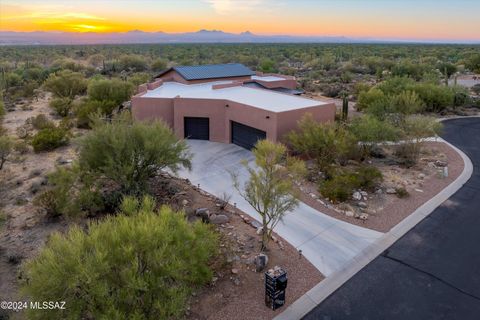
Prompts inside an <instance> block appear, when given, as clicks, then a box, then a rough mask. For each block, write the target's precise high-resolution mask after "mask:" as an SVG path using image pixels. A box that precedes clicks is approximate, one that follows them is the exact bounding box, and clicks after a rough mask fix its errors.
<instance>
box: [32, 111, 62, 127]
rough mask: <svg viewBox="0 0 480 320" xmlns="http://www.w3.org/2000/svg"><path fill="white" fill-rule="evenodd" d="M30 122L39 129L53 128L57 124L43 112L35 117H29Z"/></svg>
mask: <svg viewBox="0 0 480 320" xmlns="http://www.w3.org/2000/svg"><path fill="white" fill-rule="evenodd" d="M28 122H30V123H31V124H32V126H33V127H34V128H35V129H37V130H42V129H45V128H52V127H54V126H55V124H54V123H53V121H51V120H50V119H48V117H47V116H46V115H44V114H43V113H41V114H39V115H37V116H35V117H31V118H29V119H28Z"/></svg>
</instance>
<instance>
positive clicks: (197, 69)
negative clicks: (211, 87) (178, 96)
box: [157, 63, 255, 80]
mask: <svg viewBox="0 0 480 320" xmlns="http://www.w3.org/2000/svg"><path fill="white" fill-rule="evenodd" d="M170 70H175V71H176V72H178V73H179V74H180V75H181V76H182V77H183V78H184V79H185V80H201V79H215V78H229V77H242V76H251V75H254V74H255V72H253V71H252V70H250V69H249V68H247V67H246V66H244V65H243V64H241V63H227V64H207V65H199V66H176V67H172V68H170V69H168V70H166V71H165V72H162V73H161V74H159V75H158V76H157V77H160V76H162V75H163V74H165V73H166V72H168V71H170Z"/></svg>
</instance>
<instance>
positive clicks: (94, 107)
mask: <svg viewBox="0 0 480 320" xmlns="http://www.w3.org/2000/svg"><path fill="white" fill-rule="evenodd" d="M101 104H102V102H99V101H91V100H85V101H82V102H80V103H79V104H78V105H77V106H75V116H76V118H77V128H83V129H90V128H91V124H92V123H91V117H92V116H93V115H94V114H95V113H99V110H100V108H101V106H100V105H101Z"/></svg>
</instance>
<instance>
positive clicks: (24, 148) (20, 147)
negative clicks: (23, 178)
mask: <svg viewBox="0 0 480 320" xmlns="http://www.w3.org/2000/svg"><path fill="white" fill-rule="evenodd" d="M13 150H15V151H16V152H18V153H19V154H26V153H28V151H29V148H28V143H27V142H25V141H22V140H20V141H17V142H15V144H14V145H13Z"/></svg>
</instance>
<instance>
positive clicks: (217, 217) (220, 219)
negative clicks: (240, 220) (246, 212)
mask: <svg viewBox="0 0 480 320" xmlns="http://www.w3.org/2000/svg"><path fill="white" fill-rule="evenodd" d="M229 220H230V218H228V217H227V216H226V215H224V214H212V215H211V216H210V223H213V224H224V223H227V222H228V221H229Z"/></svg>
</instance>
